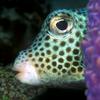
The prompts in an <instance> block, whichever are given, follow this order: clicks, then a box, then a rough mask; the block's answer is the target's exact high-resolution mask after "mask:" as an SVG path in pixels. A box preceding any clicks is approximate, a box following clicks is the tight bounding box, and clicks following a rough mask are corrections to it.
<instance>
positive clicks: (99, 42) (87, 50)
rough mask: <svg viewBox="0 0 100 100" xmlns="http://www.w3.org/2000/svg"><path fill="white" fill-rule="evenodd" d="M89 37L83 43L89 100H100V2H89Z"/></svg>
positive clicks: (97, 0) (92, 0) (99, 0)
mask: <svg viewBox="0 0 100 100" xmlns="http://www.w3.org/2000/svg"><path fill="white" fill-rule="evenodd" d="M87 7H88V20H87V36H86V39H85V40H83V41H82V49H83V53H84V63H85V65H86V69H85V81H86V84H87V88H88V89H87V91H86V96H87V100H100V0H89V3H88V6H87Z"/></svg>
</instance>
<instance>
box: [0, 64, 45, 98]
mask: <svg viewBox="0 0 100 100" xmlns="http://www.w3.org/2000/svg"><path fill="white" fill-rule="evenodd" d="M11 67H12V66H7V67H6V68H5V69H4V68H2V67H0V100H33V99H34V98H35V97H36V96H38V95H39V94H41V93H43V92H44V91H45V87H43V86H41V87H33V86H29V85H26V84H22V83H20V82H19V81H17V80H16V78H15V77H14V76H15V74H14V73H13V72H12V71H11V69H10V68H11Z"/></svg>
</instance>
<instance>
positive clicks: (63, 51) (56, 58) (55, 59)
mask: <svg viewBox="0 0 100 100" xmlns="http://www.w3.org/2000/svg"><path fill="white" fill-rule="evenodd" d="M86 16H87V11H86V9H78V10H75V9H74V10H72V9H62V10H56V11H54V12H52V13H51V14H49V15H48V16H47V18H46V20H45V21H44V24H43V26H42V29H41V31H40V33H39V34H38V35H37V37H36V39H35V40H34V41H33V43H32V45H31V46H30V47H29V48H27V49H26V50H24V51H21V52H20V53H19V56H18V57H17V58H16V60H15V63H14V69H15V70H16V71H19V72H20V73H19V74H18V75H17V76H18V78H19V79H20V80H21V81H23V82H24V83H25V82H26V81H27V83H29V84H33V83H35V82H36V80H37V81H38V80H39V81H41V83H42V84H48V85H49V84H50V85H51V84H53V85H56V86H57V85H61V84H66V83H68V84H70V83H72V82H73V83H77V82H80V81H83V80H84V76H83V72H84V71H83V70H84V65H83V62H82V60H83V59H82V53H81V48H80V42H81V40H82V39H83V38H84V36H85V33H86ZM62 24H64V27H62V26H63V25H62ZM26 63H27V64H26ZM25 66H26V67H25ZM30 66H31V69H34V72H32V70H30ZM25 68H26V69H28V70H29V72H30V73H31V76H30V75H29V74H28V73H27V70H26V69H25ZM35 71H36V72H35ZM34 73H35V75H36V74H37V77H35V75H34ZM32 75H33V76H34V77H33V76H32ZM30 77H31V78H30ZM38 77H39V79H38ZM33 78H34V79H36V80H35V81H34V80H33ZM29 79H30V81H31V82H28V80H29ZM32 80H33V81H32ZM39 81H38V82H39ZM32 82H33V83H32Z"/></svg>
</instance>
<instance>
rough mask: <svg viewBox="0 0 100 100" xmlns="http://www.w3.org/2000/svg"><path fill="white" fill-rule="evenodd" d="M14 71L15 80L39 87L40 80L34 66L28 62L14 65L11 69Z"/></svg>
mask: <svg viewBox="0 0 100 100" xmlns="http://www.w3.org/2000/svg"><path fill="white" fill-rule="evenodd" d="M13 70H14V71H17V72H18V73H17V75H16V78H17V79H18V80H20V82H22V83H26V84H30V85H40V84H41V82H40V78H39V75H38V73H37V71H36V69H35V67H34V66H32V65H31V63H29V62H23V63H20V64H15V65H14V67H13Z"/></svg>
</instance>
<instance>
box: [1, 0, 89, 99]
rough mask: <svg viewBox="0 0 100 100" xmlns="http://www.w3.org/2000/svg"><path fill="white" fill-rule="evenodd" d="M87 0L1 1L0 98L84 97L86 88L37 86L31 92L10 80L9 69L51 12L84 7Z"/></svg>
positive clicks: (31, 88)
mask: <svg viewBox="0 0 100 100" xmlns="http://www.w3.org/2000/svg"><path fill="white" fill-rule="evenodd" d="M87 3H88V0H1V1H0V100H48V98H49V99H57V98H59V100H64V99H66V100H72V98H75V99H76V100H86V97H85V94H84V91H85V88H82V89H63V88H62V89H59V88H52V87H51V88H49V89H45V87H41V88H40V89H37V87H36V89H37V90H38V91H34V90H35V88H33V87H32V86H28V85H25V84H24V85H23V84H22V83H20V82H18V81H17V80H15V79H13V75H14V73H13V72H12V71H10V68H11V66H12V64H13V62H14V60H15V57H16V56H17V54H18V52H19V51H21V50H22V49H25V48H27V47H28V46H29V45H30V44H31V42H32V41H33V39H35V36H36V35H37V33H38V32H39V31H40V29H41V25H42V23H43V21H44V19H45V18H46V16H47V15H48V14H49V13H50V12H52V11H53V10H55V9H61V8H66V9H67V8H83V7H86V5H87ZM8 74H9V76H8ZM10 74H11V75H10ZM15 87H16V89H15ZM35 96H36V98H34V97H35ZM10 97H11V98H10ZM9 98H10V99H9Z"/></svg>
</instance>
